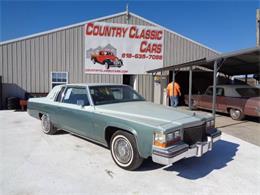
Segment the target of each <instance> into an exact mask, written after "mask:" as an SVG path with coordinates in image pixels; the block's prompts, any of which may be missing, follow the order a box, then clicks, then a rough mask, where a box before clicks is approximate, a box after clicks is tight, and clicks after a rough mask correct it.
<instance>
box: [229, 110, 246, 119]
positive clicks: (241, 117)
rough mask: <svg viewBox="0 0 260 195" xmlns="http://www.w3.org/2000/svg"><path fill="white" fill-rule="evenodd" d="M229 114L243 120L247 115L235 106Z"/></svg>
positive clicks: (233, 117)
mask: <svg viewBox="0 0 260 195" xmlns="http://www.w3.org/2000/svg"><path fill="white" fill-rule="evenodd" d="M229 114H230V116H231V118H232V119H234V120H242V119H243V118H244V117H245V115H244V114H243V113H242V112H241V111H240V110H238V109H235V108H231V109H230V110H229Z"/></svg>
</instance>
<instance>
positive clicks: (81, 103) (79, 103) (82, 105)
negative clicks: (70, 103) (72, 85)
mask: <svg viewBox="0 0 260 195" xmlns="http://www.w3.org/2000/svg"><path fill="white" fill-rule="evenodd" d="M77 105H79V106H81V107H84V106H85V102H84V100H77Z"/></svg>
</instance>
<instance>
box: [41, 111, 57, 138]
mask: <svg viewBox="0 0 260 195" xmlns="http://www.w3.org/2000/svg"><path fill="white" fill-rule="evenodd" d="M41 121H42V131H43V132H44V133H46V134H49V135H53V134H55V133H56V131H57V129H56V128H55V127H54V126H53V124H52V123H51V121H50V117H49V115H48V114H43V115H42V117H41Z"/></svg>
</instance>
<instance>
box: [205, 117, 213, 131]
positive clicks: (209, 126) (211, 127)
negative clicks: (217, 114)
mask: <svg viewBox="0 0 260 195" xmlns="http://www.w3.org/2000/svg"><path fill="white" fill-rule="evenodd" d="M214 127H215V120H214V119H212V120H210V121H207V122H206V129H207V130H208V129H213V128H214Z"/></svg>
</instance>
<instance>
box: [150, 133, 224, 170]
mask: <svg viewBox="0 0 260 195" xmlns="http://www.w3.org/2000/svg"><path fill="white" fill-rule="evenodd" d="M220 137H221V131H219V130H216V131H215V132H213V133H211V134H210V135H208V136H207V141H205V142H197V143H196V144H194V145H192V146H189V145H188V144H186V143H184V142H180V143H178V144H175V145H174V146H171V147H168V148H166V149H162V148H158V147H155V146H153V153H152V159H153V161H154V162H156V163H159V164H163V165H169V164H172V163H174V162H177V161H179V160H181V159H183V158H189V157H194V156H196V157H200V156H202V155H203V154H205V153H206V152H208V151H211V150H212V147H213V143H214V142H216V141H218V140H220Z"/></svg>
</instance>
